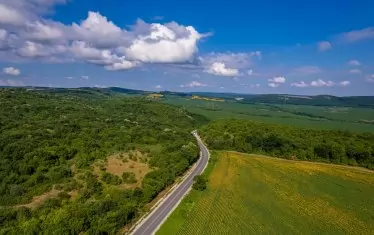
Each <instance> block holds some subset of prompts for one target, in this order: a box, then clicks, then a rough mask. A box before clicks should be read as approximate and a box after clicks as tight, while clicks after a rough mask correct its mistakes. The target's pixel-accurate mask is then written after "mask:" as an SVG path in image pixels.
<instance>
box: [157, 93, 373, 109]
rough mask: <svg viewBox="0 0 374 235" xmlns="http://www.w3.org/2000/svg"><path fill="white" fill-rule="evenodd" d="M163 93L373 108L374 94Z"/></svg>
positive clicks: (243, 101)
mask: <svg viewBox="0 0 374 235" xmlns="http://www.w3.org/2000/svg"><path fill="white" fill-rule="evenodd" d="M162 93H163V94H165V95H177V96H181V97H186V96H191V97H192V96H193V95H199V96H203V97H214V98H222V99H225V100H233V101H238V102H240V103H266V104H294V105H313V106H337V107H366V108H374V96H347V97H337V96H331V95H317V96H301V95H291V94H261V95H253V94H235V93H212V92H192V93H176V92H162Z"/></svg>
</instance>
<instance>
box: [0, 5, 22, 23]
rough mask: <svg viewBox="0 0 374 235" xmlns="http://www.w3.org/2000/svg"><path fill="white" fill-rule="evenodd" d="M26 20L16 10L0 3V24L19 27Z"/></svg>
mask: <svg viewBox="0 0 374 235" xmlns="http://www.w3.org/2000/svg"><path fill="white" fill-rule="evenodd" d="M25 21H26V19H25V18H24V16H23V14H22V13H21V12H19V11H18V10H17V9H15V8H13V7H11V6H7V5H4V4H1V3H0V24H4V25H21V24H24V23H25Z"/></svg>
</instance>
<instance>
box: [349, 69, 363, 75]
mask: <svg viewBox="0 0 374 235" xmlns="http://www.w3.org/2000/svg"><path fill="white" fill-rule="evenodd" d="M349 72H350V73H353V74H361V70H359V69H351V70H349Z"/></svg>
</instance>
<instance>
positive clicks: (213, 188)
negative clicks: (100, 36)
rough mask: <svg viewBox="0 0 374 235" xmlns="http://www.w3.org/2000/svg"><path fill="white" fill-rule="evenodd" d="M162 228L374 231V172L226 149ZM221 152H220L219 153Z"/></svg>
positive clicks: (227, 231)
mask: <svg viewBox="0 0 374 235" xmlns="http://www.w3.org/2000/svg"><path fill="white" fill-rule="evenodd" d="M212 156H213V159H212V160H211V162H210V164H209V167H208V168H207V171H206V174H207V175H209V182H208V188H207V190H205V191H203V192H201V191H196V190H192V191H191V193H190V194H189V195H187V197H186V198H185V199H184V200H183V201H182V203H181V204H180V206H179V207H178V208H177V209H176V210H175V211H174V212H173V213H172V214H171V216H170V217H169V219H168V220H167V221H166V223H164V225H163V226H162V227H161V228H160V230H159V231H158V233H157V234H372V231H374V224H373V223H372V221H373V218H374V198H373V197H372V195H374V187H373V186H374V172H373V171H369V170H366V169H361V168H354V167H346V166H338V165H330V164H324V163H312V162H303V161H291V160H284V159H277V158H269V157H264V156H260V155H248V154H241V153H236V152H221V153H220V154H219V155H212ZM214 156H216V157H217V159H214V158H215V157H214Z"/></svg>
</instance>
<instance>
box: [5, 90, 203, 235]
mask: <svg viewBox="0 0 374 235" xmlns="http://www.w3.org/2000/svg"><path fill="white" fill-rule="evenodd" d="M204 122H205V118H204V117H202V116H198V115H194V114H191V113H188V112H187V111H185V110H182V109H179V108H177V107H173V106H170V105H166V104H162V103H157V102H153V101H150V100H147V99H146V98H144V97H143V98H141V97H140V98H128V97H125V96H123V95H120V96H119V95H113V94H109V93H102V92H100V91H96V90H81V91H79V90H58V91H49V90H34V89H11V88H7V89H0V234H7V233H10V234H39V233H43V234H78V233H81V232H87V234H105V233H115V232H117V231H118V230H119V229H121V228H122V227H123V226H125V225H126V224H128V223H130V222H131V221H132V220H133V219H134V218H136V217H137V216H139V215H140V214H141V213H142V210H143V208H144V205H146V204H147V203H148V202H150V201H151V200H152V199H154V198H155V197H156V196H157V194H158V193H159V192H160V191H161V190H163V189H164V188H165V187H167V186H169V185H171V184H172V183H173V181H174V180H175V178H176V177H177V176H179V175H181V174H182V173H184V172H185V171H186V169H187V168H188V167H189V166H190V165H191V164H192V163H193V162H195V161H196V159H197V158H198V147H197V145H196V144H195V143H196V141H195V139H194V138H193V136H192V135H191V134H190V132H191V130H193V129H194V128H196V126H198V125H199V124H201V123H204ZM134 149H137V150H138V151H141V152H145V153H147V154H148V156H149V161H148V164H149V165H150V167H152V171H151V172H149V173H148V174H146V175H145V177H144V179H143V181H142V182H141V187H138V188H135V189H119V188H115V187H111V185H115V184H117V183H118V182H121V181H122V180H123V181H124V182H133V181H134V177H133V175H131V174H124V175H123V176H122V178H119V177H113V175H110V174H109V175H103V181H99V179H98V176H96V175H94V174H93V173H92V172H91V171H90V170H89V169H90V165H91V164H92V163H93V162H95V161H96V160H97V159H105V158H106V157H107V156H109V155H111V154H113V153H118V152H128V151H130V150H134ZM171 166H172V167H171ZM85 170H86V171H85ZM75 172H84V174H83V175H81V176H80V177H79V180H77V179H76V178H77V177H75ZM52 188H54V189H56V188H57V189H59V190H61V192H60V193H59V194H58V197H56V198H51V199H48V200H47V201H46V202H45V203H44V204H43V205H42V206H40V207H37V208H26V207H24V206H20V205H22V204H26V203H28V202H30V201H31V200H32V198H33V196H36V195H41V194H43V193H45V192H48V191H50V190H51V189H52ZM74 190H75V191H78V193H79V194H78V197H77V198H75V199H74V200H72V199H70V195H69V194H68V193H69V192H71V191H74Z"/></svg>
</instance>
